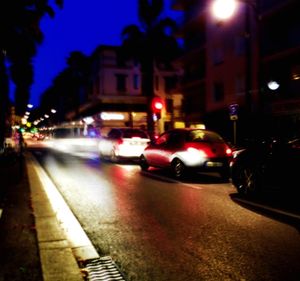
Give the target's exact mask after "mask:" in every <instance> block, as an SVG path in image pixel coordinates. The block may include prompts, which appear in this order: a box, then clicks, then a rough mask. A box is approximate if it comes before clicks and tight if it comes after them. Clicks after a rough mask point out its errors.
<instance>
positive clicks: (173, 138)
mask: <svg viewBox="0 0 300 281" xmlns="http://www.w3.org/2000/svg"><path fill="white" fill-rule="evenodd" d="M183 141H184V136H183V135H182V134H181V133H180V132H176V131H175V132H171V133H170V137H169V139H168V144H171V145H174V144H178V145H180V144H182V142H183Z"/></svg>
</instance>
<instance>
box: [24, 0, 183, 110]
mask: <svg viewBox="0 0 300 281" xmlns="http://www.w3.org/2000/svg"><path fill="white" fill-rule="evenodd" d="M64 1H65V2H64V8H63V9H62V10H59V9H57V10H56V15H55V17H54V18H50V17H48V16H46V17H45V18H44V19H43V20H42V24H41V28H42V31H43V33H44V37H45V38H44V42H43V43H42V45H40V46H39V49H38V53H37V56H36V57H35V58H34V67H35V70H34V71H35V76H34V84H33V85H32V88H31V98H30V103H32V104H33V105H34V106H38V105H39V99H40V95H41V94H42V93H43V91H44V90H45V89H47V88H48V87H49V86H50V85H51V82H52V80H53V78H55V76H56V75H57V74H58V73H59V72H60V71H61V70H63V69H64V68H65V66H66V58H67V57H68V55H69V53H70V52H71V51H75V50H78V51H82V52H83V53H84V54H86V55H90V54H91V53H92V52H93V51H94V49H95V48H96V47H97V46H98V45H100V44H106V45H119V44H121V32H122V30H123V28H124V27H125V26H127V25H129V24H138V15H137V2H138V1H137V0H64ZM165 8H166V15H169V16H172V17H174V16H177V14H176V13H175V12H174V11H171V12H170V0H167V1H165Z"/></svg>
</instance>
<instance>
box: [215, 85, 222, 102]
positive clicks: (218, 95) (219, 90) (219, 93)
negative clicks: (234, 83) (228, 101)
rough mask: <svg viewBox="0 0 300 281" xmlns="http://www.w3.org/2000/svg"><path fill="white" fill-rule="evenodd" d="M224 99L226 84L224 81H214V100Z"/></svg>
mask: <svg viewBox="0 0 300 281" xmlns="http://www.w3.org/2000/svg"><path fill="white" fill-rule="evenodd" d="M222 100H224V85H223V83H222V82H215V83H214V101H216V102H219V101H222Z"/></svg>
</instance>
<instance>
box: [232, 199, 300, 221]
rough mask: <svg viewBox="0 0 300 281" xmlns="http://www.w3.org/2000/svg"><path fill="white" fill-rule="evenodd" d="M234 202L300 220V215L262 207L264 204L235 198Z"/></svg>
mask: <svg viewBox="0 0 300 281" xmlns="http://www.w3.org/2000/svg"><path fill="white" fill-rule="evenodd" d="M234 200H236V201H240V202H242V203H245V204H248V205H252V206H254V207H259V208H261V209H265V210H268V211H272V212H275V213H278V214H281V215H285V216H289V217H292V218H296V219H300V215H297V214H293V213H290V212H286V211H282V210H280V209H276V208H272V207H268V206H265V205H262V204H258V203H254V202H251V201H248V200H245V199H239V198H235V199H234Z"/></svg>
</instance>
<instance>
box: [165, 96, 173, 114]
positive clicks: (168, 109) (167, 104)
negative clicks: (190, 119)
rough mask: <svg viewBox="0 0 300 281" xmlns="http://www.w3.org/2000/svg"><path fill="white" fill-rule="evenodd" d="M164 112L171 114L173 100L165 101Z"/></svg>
mask: <svg viewBox="0 0 300 281" xmlns="http://www.w3.org/2000/svg"><path fill="white" fill-rule="evenodd" d="M166 112H168V113H173V99H166Z"/></svg>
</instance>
